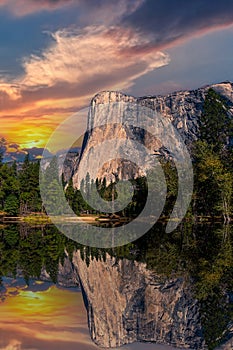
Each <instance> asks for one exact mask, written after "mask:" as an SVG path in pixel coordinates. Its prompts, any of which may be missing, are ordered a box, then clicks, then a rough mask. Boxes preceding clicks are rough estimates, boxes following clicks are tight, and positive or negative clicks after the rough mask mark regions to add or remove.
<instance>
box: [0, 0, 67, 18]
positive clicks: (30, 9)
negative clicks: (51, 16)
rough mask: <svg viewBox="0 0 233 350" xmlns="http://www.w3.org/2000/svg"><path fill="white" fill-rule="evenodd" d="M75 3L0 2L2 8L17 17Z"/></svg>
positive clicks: (56, 0) (48, 0) (63, 0)
mask: <svg viewBox="0 0 233 350" xmlns="http://www.w3.org/2000/svg"><path fill="white" fill-rule="evenodd" d="M72 3H74V0H40V1H37V0H17V1H14V0H0V6H1V7H3V8H6V9H7V10H8V11H10V12H11V13H13V14H14V15H15V16H25V15H29V14H31V13H34V12H40V11H44V10H46V11H53V10H55V9H57V8H61V7H64V6H67V5H71V4H72Z"/></svg>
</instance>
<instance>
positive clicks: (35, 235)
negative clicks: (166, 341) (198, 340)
mask: <svg viewBox="0 0 233 350" xmlns="http://www.w3.org/2000/svg"><path fill="white" fill-rule="evenodd" d="M83 249H84V248H83V247H81V246H79V245H78V244H77V243H75V242H73V241H71V240H69V239H68V238H66V237H65V236H63V235H61V234H60V233H59V232H57V230H56V229H55V228H54V227H53V226H47V227H46V226H37V227H30V226H27V225H13V224H11V225H8V226H2V227H1V228H0V276H1V284H0V350H24V349H25V350H26V349H30V350H37V349H38V350H39V349H43V350H44V349H45V350H47V349H51V350H53V349H56V350H59V349H61V350H63V349H69V350H73V349H77V350H79V349H82V350H85V349H88V350H92V349H93V350H94V349H98V347H97V346H96V345H95V344H94V343H93V341H92V340H91V338H90V335H89V329H88V322H87V312H86V309H85V306H84V303H83V297H82V293H81V290H80V287H79V286H76V282H77V283H78V278H77V276H76V280H75V278H73V279H72V276H71V274H72V271H71V270H72V265H71V264H70V263H69V261H71V260H72V255H73V254H74V252H75V251H77V250H81V251H82V254H81V255H82V256H83ZM88 252H89V255H90V256H91V255H93V254H94V255H96V251H94V252H92V251H91V250H89V251H88ZM101 254H102V255H103V256H104V255H105V254H106V252H103V251H102V252H98V256H99V255H101ZM107 254H111V255H112V256H113V257H114V258H117V259H118V261H119V260H120V259H123V258H124V259H126V260H137V262H143V263H146V265H147V267H148V269H150V270H154V271H157V273H159V274H160V275H161V276H165V275H166V276H168V275H169V274H173V275H179V276H181V275H185V276H186V278H187V275H191V277H192V280H193V286H194V293H196V294H195V297H197V298H198V299H199V300H200V305H201V306H200V309H201V310H202V314H203V324H204V328H205V332H204V336H205V339H206V342H207V345H208V348H209V349H214V348H216V346H217V345H218V342H217V341H216V339H215V338H218V339H219V338H220V337H221V335H222V334H223V333H224V337H223V338H224V339H225V338H227V336H226V334H227V332H228V328H229V325H231V322H232V304H231V298H232V287H233V279H232V227H230V226H228V227H225V226H221V225H218V226H214V227H213V226H211V227H210V226H205V225H204V226H198V227H195V226H192V225H188V226H185V227H183V228H182V229H179V231H177V232H175V233H174V235H173V236H172V237H169V238H168V237H166V236H165V235H164V234H162V229H161V227H159V228H158V229H157V231H156V230H155V231H153V232H151V233H150V234H149V235H147V237H145V238H143V239H141V240H140V241H138V242H136V243H135V244H133V245H131V246H130V247H125V248H124V249H123V248H119V249H118V250H114V251H112V252H111V251H108V252H107ZM85 259H86V260H87V261H86V263H87V265H89V264H90V260H91V259H94V257H93V256H92V257H90V258H89V257H88V256H87V254H86V258H85V257H84V260H85ZM100 261H101V259H100ZM100 264H101V262H100ZM62 266H63V267H64V266H65V267H64V268H62ZM103 298H104V296H103ZM206 310H207V311H206ZM122 349H138V350H141V349H148V350H150V349H151V350H153V349H154V350H160V349H161V350H166V349H175V347H172V346H167V345H156V344H150V343H148V344H145V343H134V344H131V345H126V346H123V347H122Z"/></svg>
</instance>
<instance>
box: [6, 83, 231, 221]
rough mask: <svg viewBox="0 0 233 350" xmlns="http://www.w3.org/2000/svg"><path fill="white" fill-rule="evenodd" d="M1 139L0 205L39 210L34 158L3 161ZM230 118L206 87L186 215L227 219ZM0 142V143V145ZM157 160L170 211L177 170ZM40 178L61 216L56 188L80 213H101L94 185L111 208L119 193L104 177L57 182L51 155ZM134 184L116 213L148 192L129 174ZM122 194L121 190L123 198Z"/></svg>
mask: <svg viewBox="0 0 233 350" xmlns="http://www.w3.org/2000/svg"><path fill="white" fill-rule="evenodd" d="M3 141H4V140H2V141H1V144H0V210H1V211H2V212H5V213H6V214H7V215H13V216H16V215H27V214H29V213H32V212H41V211H43V210H44V208H43V203H42V200H41V196H40V187H39V173H40V163H39V161H37V162H35V161H33V162H31V161H30V159H29V155H26V157H25V160H24V162H23V165H22V167H21V169H18V170H17V164H16V163H13V164H12V165H8V164H4V163H3V161H2V158H3V153H4V150H5V146H4V142H3ZM232 145H233V119H232V117H231V116H230V112H229V105H228V104H227V102H226V101H225V100H224V99H223V98H222V97H221V96H220V95H219V94H217V93H216V92H215V91H214V90H213V89H209V90H208V92H207V94H206V98H205V102H204V106H203V112H202V115H201V119H200V130H199V135H198V139H197V141H195V142H193V143H192V145H191V157H192V160H193V169H194V192H193V199H192V203H191V205H190V208H189V211H188V214H187V216H193V217H198V216H200V217H202V216H208V217H210V218H211V217H212V218H214V217H219V218H223V220H224V222H227V221H230V219H231V216H232V204H233V203H232V202H233V148H232ZM1 146H2V147H1ZM161 164H162V167H163V170H164V174H165V178H166V182H167V200H166V205H165V208H164V210H163V213H162V217H166V216H169V213H170V212H171V210H172V208H173V206H174V203H175V200H176V195H177V172H176V168H175V165H174V163H173V161H172V160H170V159H168V158H167V159H166V158H162V157H161ZM41 181H42V182H41V183H42V184H43V188H44V189H45V192H46V196H44V197H45V199H44V200H45V202H46V203H44V204H46V206H50V208H51V211H52V212H53V213H54V214H56V215H60V214H61V213H63V211H64V208H63V205H62V196H61V195H60V194H61V191H62V192H63V191H64V192H65V197H66V199H67V201H68V203H69V205H70V207H71V208H72V210H73V211H74V213H75V214H77V215H79V214H81V213H83V212H87V213H93V214H100V213H101V211H100V210H99V211H97V210H96V209H95V204H97V202H98V198H97V197H95V198H94V197H91V196H92V193H93V189H97V191H98V193H99V194H100V196H101V197H102V198H103V199H104V200H105V201H106V202H107V203H108V202H109V210H110V211H111V209H112V208H111V204H110V203H111V201H112V199H116V198H117V197H118V196H119V193H117V191H116V183H114V182H111V183H110V184H108V185H107V181H106V179H102V180H100V179H96V180H93V179H91V178H90V175H89V174H87V175H86V178H85V179H83V180H82V181H81V184H80V189H75V188H74V187H73V183H72V180H70V181H69V182H68V183H66V182H65V181H64V176H63V177H62V180H61V181H60V178H59V171H58V164H57V159H56V157H54V158H53V159H51V161H50V163H49V165H48V166H47V168H46V170H45V172H44V175H43V176H42V177H41ZM130 181H131V184H132V187H133V189H134V193H133V197H132V200H131V202H130V203H129V204H128V206H126V208H124V209H123V210H121V211H120V212H117V213H116V214H117V215H119V216H124V217H129V218H133V217H134V216H137V215H138V214H139V213H140V211H141V210H142V209H143V207H144V204H145V203H146V197H147V180H146V177H141V178H137V179H131V180H130ZM83 192H85V193H86V195H87V197H88V198H90V199H91V200H92V203H93V207H91V206H90V205H89V204H88V203H87V201H86V200H85V199H84V198H83V196H82V193H83ZM124 195H125V196H127V193H124V191H123V193H121V196H122V198H120V199H123V200H124Z"/></svg>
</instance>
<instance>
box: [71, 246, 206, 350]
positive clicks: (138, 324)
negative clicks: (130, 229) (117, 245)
mask: <svg viewBox="0 0 233 350" xmlns="http://www.w3.org/2000/svg"><path fill="white" fill-rule="evenodd" d="M73 264H74V267H75V269H77V271H78V273H79V276H80V280H81V284H82V288H83V293H84V300H86V306H87V312H88V322H89V329H90V333H91V337H92V339H93V341H94V342H95V343H96V344H97V345H98V346H101V347H107V348H108V347H118V346H121V345H123V344H129V343H132V342H135V341H142V342H145V341H146V342H157V343H161V344H169V345H173V346H176V347H185V348H191V349H204V348H205V346H204V340H203V333H202V328H201V322H200V315H199V309H198V304H197V301H196V300H195V299H194V298H193V296H192V294H191V291H190V290H191V288H190V285H189V283H188V282H187V281H185V280H184V279H182V278H167V279H165V280H164V279H163V280H161V277H159V276H158V275H157V274H156V273H154V272H152V271H150V270H148V269H147V268H146V265H145V264H143V263H138V262H135V261H129V260H126V259H123V260H119V261H118V262H117V261H116V259H115V258H111V257H110V256H109V255H107V257H106V261H105V262H104V261H97V260H96V259H93V260H91V261H90V265H89V267H87V265H86V263H85V261H83V260H82V259H81V257H80V252H76V253H75V254H74V256H73Z"/></svg>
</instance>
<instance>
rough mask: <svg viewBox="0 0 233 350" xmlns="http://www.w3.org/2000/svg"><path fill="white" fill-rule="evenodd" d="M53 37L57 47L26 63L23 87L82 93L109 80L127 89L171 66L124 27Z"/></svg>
mask: <svg viewBox="0 0 233 350" xmlns="http://www.w3.org/2000/svg"><path fill="white" fill-rule="evenodd" d="M52 37H53V39H54V42H53V44H52V45H51V47H50V48H49V49H46V50H45V51H44V52H43V53H42V55H40V56H35V55H32V56H30V57H29V58H27V59H25V61H24V64H23V65H24V70H25V77H24V79H23V80H22V86H24V87H26V88H28V87H31V88H36V89H38V88H40V87H41V88H43V87H52V86H55V85H57V84H59V83H68V84H75V86H76V88H77V87H79V89H81V90H82V86H83V85H84V86H85V85H86V84H89V85H90V86H91V85H92V84H93V83H95V82H96V81H98V83H99V85H101V82H103V85H105V84H104V81H105V82H107V81H108V79H109V80H111V86H112V87H114V85H116V84H117V85H119V87H121V88H125V87H128V86H130V85H132V83H133V80H135V79H136V78H137V77H139V76H142V75H144V74H146V73H147V72H149V71H151V70H153V69H155V68H158V67H161V66H163V65H165V64H168V62H169V59H168V56H167V55H166V54H164V53H162V52H159V51H158V50H157V49H155V48H154V47H151V45H150V42H149V40H148V38H146V37H145V36H140V35H138V34H137V33H135V32H133V31H131V30H130V29H128V30H125V29H123V28H121V27H112V28H110V29H109V28H106V27H104V26H91V27H86V28H84V29H82V30H73V31H71V30H60V31H57V32H56V33H54V34H52ZM103 87H104V86H103ZM77 91H78V90H77Z"/></svg>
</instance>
